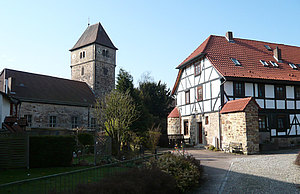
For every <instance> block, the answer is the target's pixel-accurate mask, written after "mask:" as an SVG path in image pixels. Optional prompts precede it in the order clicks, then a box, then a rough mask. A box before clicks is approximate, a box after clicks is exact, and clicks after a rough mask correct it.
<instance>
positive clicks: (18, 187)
mask: <svg viewBox="0 0 300 194" xmlns="http://www.w3.org/2000/svg"><path fill="white" fill-rule="evenodd" d="M159 155H161V153H160V154H154V155H149V156H145V157H140V158H136V159H132V160H126V161H120V162H117V163H112V164H107V165H102V166H95V167H90V168H85V169H80V170H74V171H70V172H64V173H59V174H53V175H49V176H43V177H39V178H32V179H26V180H22V181H15V182H11V183H6V184H2V185H0V193H22V194H23V193H24V194H26V193H30V194H32V193H49V192H57V193H60V192H70V191H74V190H75V188H76V186H77V185H78V184H84V183H93V182H100V181H101V179H103V178H105V177H108V176H111V175H113V174H114V173H117V172H122V171H126V170H128V169H129V168H131V167H134V166H137V165H138V164H141V163H142V162H143V161H145V160H148V159H150V158H152V157H156V158H157V157H158V156H159Z"/></svg>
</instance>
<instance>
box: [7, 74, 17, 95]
mask: <svg viewBox="0 0 300 194" xmlns="http://www.w3.org/2000/svg"><path fill="white" fill-rule="evenodd" d="M7 82H8V83H7V87H8V93H10V94H15V92H13V88H14V87H15V78H13V77H9V78H8V80H7Z"/></svg>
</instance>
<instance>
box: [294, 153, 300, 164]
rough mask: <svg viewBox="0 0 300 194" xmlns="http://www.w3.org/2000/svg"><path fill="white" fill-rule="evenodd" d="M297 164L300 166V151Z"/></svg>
mask: <svg viewBox="0 0 300 194" xmlns="http://www.w3.org/2000/svg"><path fill="white" fill-rule="evenodd" d="M295 164H296V165H299V166H300V152H299V153H298V156H297V158H296V161H295Z"/></svg>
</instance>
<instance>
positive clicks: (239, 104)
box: [220, 97, 260, 113]
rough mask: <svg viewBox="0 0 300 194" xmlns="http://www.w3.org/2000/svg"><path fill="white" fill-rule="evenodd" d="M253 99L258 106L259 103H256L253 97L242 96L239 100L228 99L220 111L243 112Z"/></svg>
mask: <svg viewBox="0 0 300 194" xmlns="http://www.w3.org/2000/svg"><path fill="white" fill-rule="evenodd" d="M251 101H253V102H254V103H255V104H256V105H257V107H258V108H260V107H259V105H258V104H257V103H256V101H255V100H254V98H253V97H248V98H242V99H238V100H232V101H228V102H227V103H226V104H225V105H224V106H223V108H222V110H221V111H220V113H229V112H241V111H244V110H245V108H246V107H247V105H248V104H249V103H250V102H251Z"/></svg>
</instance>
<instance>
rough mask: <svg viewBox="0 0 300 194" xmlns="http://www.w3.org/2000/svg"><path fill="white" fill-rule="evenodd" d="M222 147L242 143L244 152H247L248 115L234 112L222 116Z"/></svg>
mask: <svg viewBox="0 0 300 194" xmlns="http://www.w3.org/2000/svg"><path fill="white" fill-rule="evenodd" d="M221 118H222V147H223V148H224V147H227V146H229V144H230V143H231V142H232V143H242V146H243V151H244V152H246V151H247V150H246V146H247V132H246V130H247V129H246V113H245V112H234V113H227V114H222V116H221Z"/></svg>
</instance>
